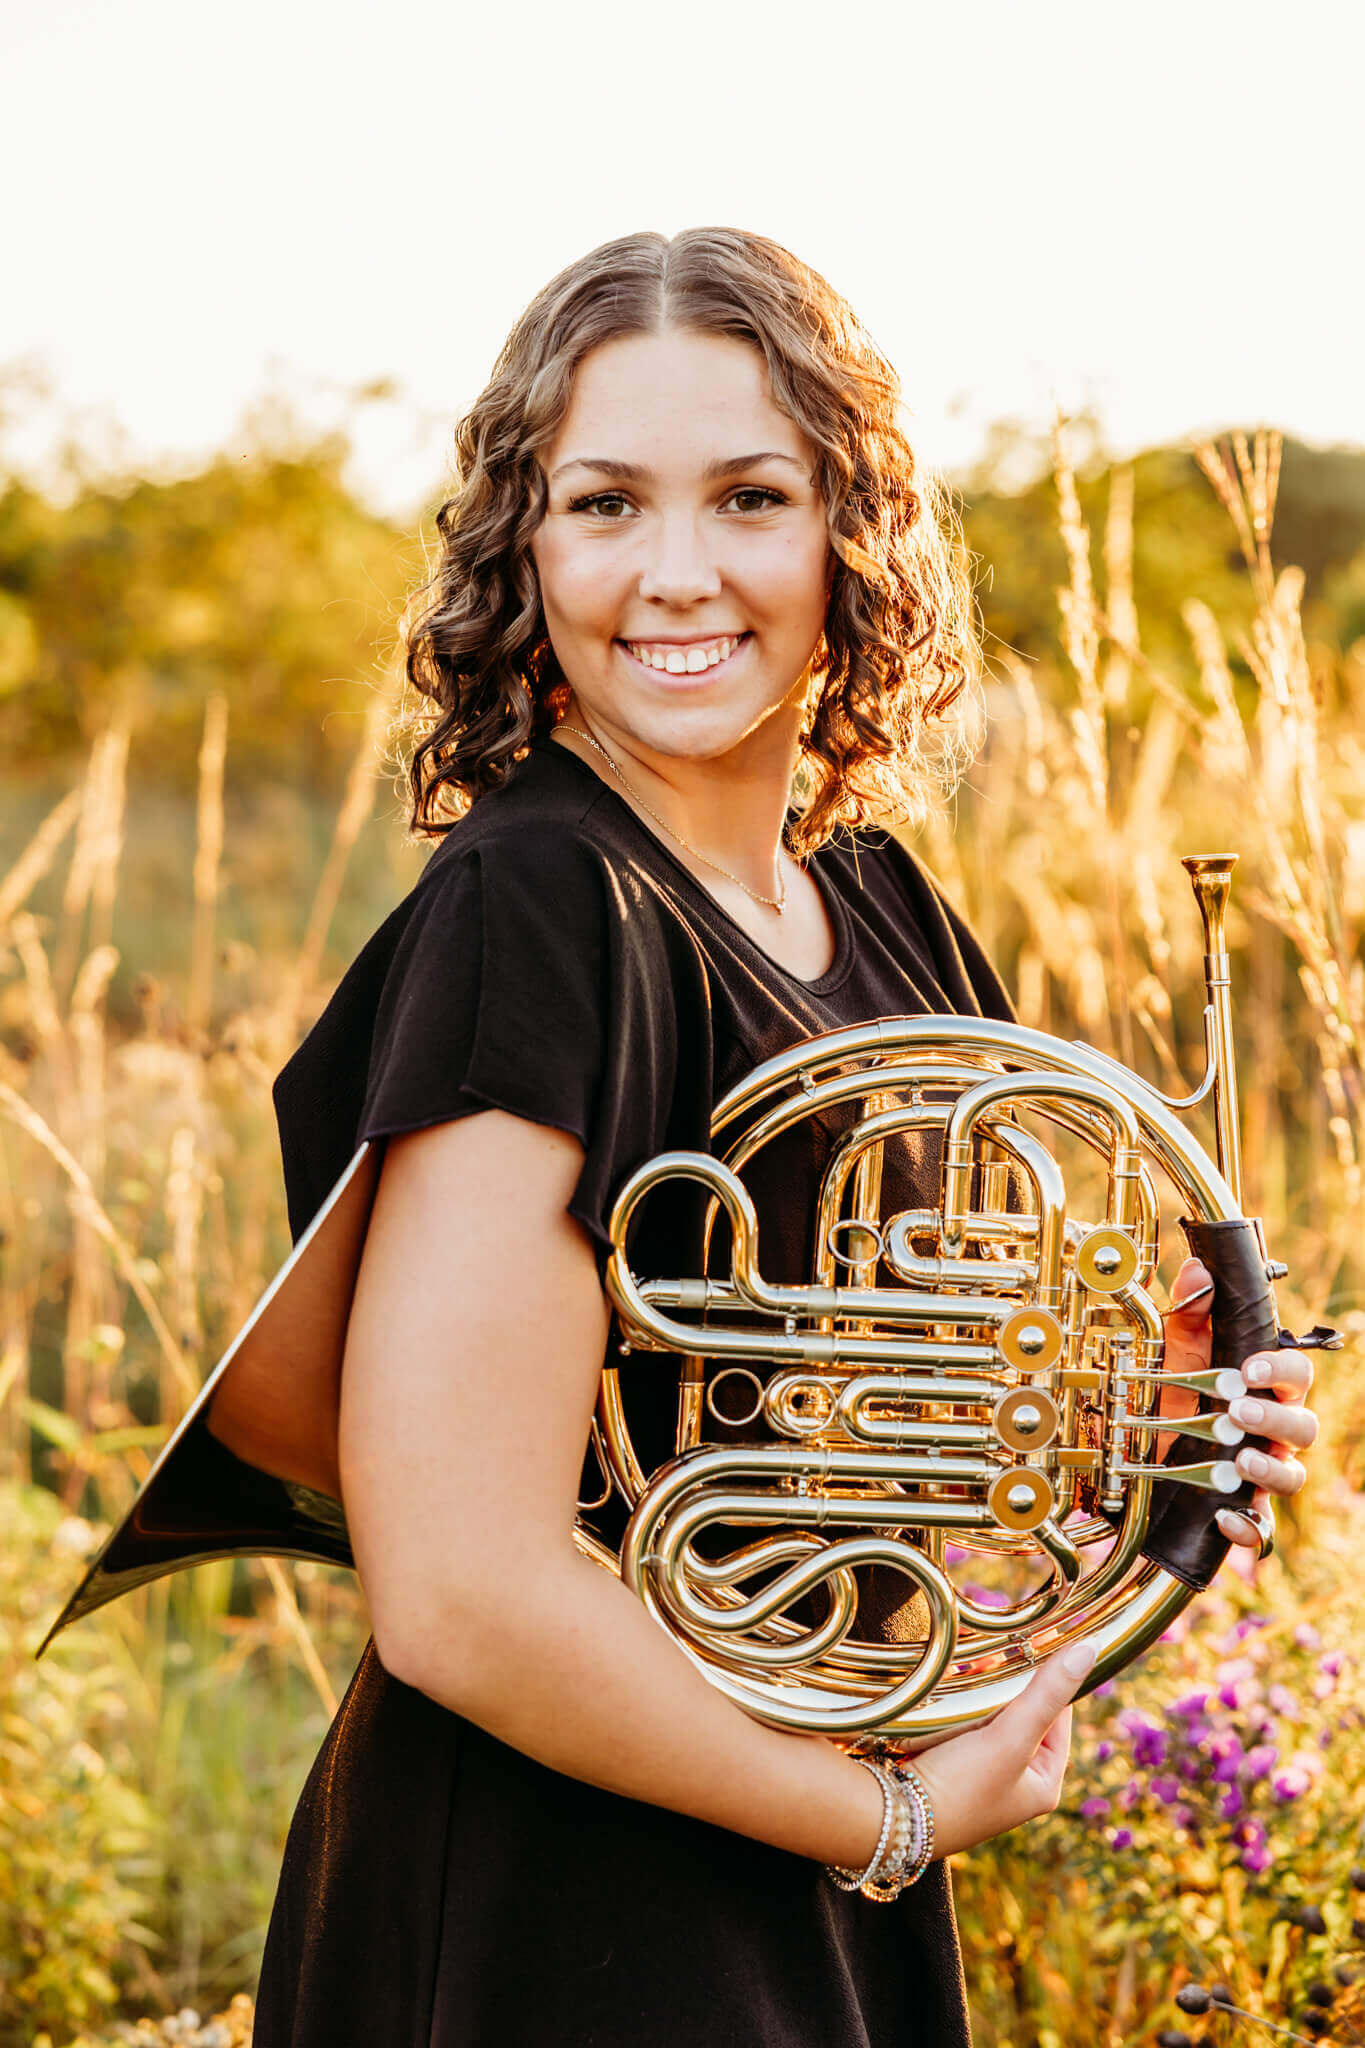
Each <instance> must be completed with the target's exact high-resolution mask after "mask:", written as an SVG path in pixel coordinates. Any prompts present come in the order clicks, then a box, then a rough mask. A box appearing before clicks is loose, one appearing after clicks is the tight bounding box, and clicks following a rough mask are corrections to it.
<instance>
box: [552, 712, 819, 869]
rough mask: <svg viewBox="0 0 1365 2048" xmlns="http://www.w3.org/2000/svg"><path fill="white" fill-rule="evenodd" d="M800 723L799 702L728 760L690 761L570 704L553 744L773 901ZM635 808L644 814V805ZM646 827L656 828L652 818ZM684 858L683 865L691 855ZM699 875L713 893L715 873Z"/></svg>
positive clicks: (722, 757) (771, 719)
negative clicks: (573, 729) (614, 771)
mask: <svg viewBox="0 0 1365 2048" xmlns="http://www.w3.org/2000/svg"><path fill="white" fill-rule="evenodd" d="M800 723H801V702H800V700H799V699H798V700H797V701H796V702H795V703H794V704H790V705H789V704H783V705H780V706H779V707H778V708H777V710H776V711H774V712H773V713H772V714H771V716H770V717H768V718H767V719H765V720H764V721H763V724H762V725H761V726H760V727H758V728H757V729H756V730H755V731H754V732H752V733H750V734H748V735H746V737H745V739H744V740H743V741H742V742H741V744H740V745H739V746H737V747H732V748H731V749H730V750H729V751H728V752H727V753H724V754H718V755H709V756H707V757H705V758H693V757H690V756H687V755H681V754H664V753H660V752H658V751H657V750H656V749H654V748H651V747H648V746H645V745H644V744H643V743H642V742H641V741H640V740H639V739H638V738H636V737H635V735H633V734H631V733H628V732H625V731H623V730H622V729H621V728H620V727H618V726H616V725H613V724H611V723H609V722H607V721H606V720H604V719H601V718H596V717H594V716H593V715H592V714H590V713H589V712H587V711H586V710H585V709H584V707H583V705H582V704H581V703H580V702H579V700H578V699H577V697H574V696H571V697H570V700H569V706H568V710H567V711H566V712H565V715H564V718H563V721H562V723H561V724H560V725H559V726H558V727H557V728H556V730H555V734H554V737H555V739H556V741H557V743H558V744H559V745H560V746H563V747H568V748H569V749H570V750H571V751H572V752H574V753H576V754H577V755H578V756H579V758H580V759H581V760H583V761H586V762H587V763H588V765H589V766H590V767H592V768H593V769H594V770H596V772H597V773H599V774H600V775H601V776H602V778H603V780H604V781H607V782H610V783H611V784H612V785H613V786H614V787H615V788H616V790H617V793H618V794H619V795H620V796H622V797H624V799H625V801H626V802H627V803H630V802H631V797H632V793H633V794H634V795H635V796H636V797H637V798H639V799H641V800H642V802H643V804H644V805H646V806H648V807H649V809H651V810H653V811H654V812H655V813H657V817H658V818H659V819H662V820H663V821H664V823H665V824H666V826H667V827H668V830H669V831H670V832H671V833H674V834H676V835H677V836H678V838H679V839H680V840H682V841H684V842H686V845H687V847H690V848H691V849H693V850H694V852H695V853H699V854H702V855H704V856H705V861H714V862H718V863H719V864H720V865H721V866H722V867H724V868H728V869H729V870H730V873H731V874H732V875H734V876H737V877H738V878H739V879H740V881H742V882H743V883H744V884H745V885H746V887H748V888H749V889H751V890H754V891H756V892H757V893H758V894H759V895H761V896H772V895H775V894H777V893H778V891H779V882H780V878H781V875H782V865H781V864H782V861H783V856H782V853H781V845H782V829H783V826H784V825H785V823H786V817H787V808H788V805H789V803H790V801H791V785H792V778H793V776H794V774H795V772H796V765H797V761H798V758H799V755H800V739H799V735H800ZM574 726H576V727H578V728H579V730H580V731H581V732H584V733H587V734H588V735H589V737H590V739H592V740H595V741H596V742H597V745H598V746H600V747H603V748H605V750H606V752H607V754H608V755H609V756H610V758H611V760H612V761H613V762H614V763H615V764H616V768H617V771H618V773H617V774H616V775H613V774H612V771H611V769H610V768H609V767H608V766H607V763H606V762H605V761H604V760H603V759H602V757H601V755H600V754H597V753H596V752H595V750H594V748H593V747H592V746H590V745H587V744H585V743H584V741H583V740H582V739H580V738H579V737H578V736H577V734H575V733H573V732H570V731H568V730H566V728H568V727H574ZM634 808H635V809H636V810H637V811H639V810H640V804H638V803H637V804H636V805H635V806H634ZM644 820H645V823H646V824H652V823H653V822H655V821H654V820H651V819H650V818H649V816H648V814H647V812H646V813H645V814H644ZM682 857H683V858H684V859H686V857H687V856H686V852H684V853H683V854H682ZM690 864H691V863H689V865H690ZM696 872H697V874H698V877H699V879H704V880H705V882H706V884H707V886H708V887H714V886H715V883H716V877H715V872H714V870H708V869H707V868H706V865H705V862H703V863H701V864H700V865H699V866H698V867H697V870H696Z"/></svg>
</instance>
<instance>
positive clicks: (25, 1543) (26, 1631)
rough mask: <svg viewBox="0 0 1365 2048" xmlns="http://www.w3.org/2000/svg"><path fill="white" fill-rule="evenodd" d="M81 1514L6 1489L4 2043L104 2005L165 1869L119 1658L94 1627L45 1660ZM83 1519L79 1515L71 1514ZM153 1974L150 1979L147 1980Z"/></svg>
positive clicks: (0, 1554) (1, 1725)
mask: <svg viewBox="0 0 1365 2048" xmlns="http://www.w3.org/2000/svg"><path fill="white" fill-rule="evenodd" d="M72 1526H73V1525H72V1524H70V1523H69V1522H68V1521H66V1520H64V1518H63V1516H62V1513H61V1509H60V1507H59V1504H58V1503H57V1501H56V1500H55V1499H54V1498H53V1497H52V1495H51V1494H49V1493H45V1492H42V1491H41V1490H40V1489H38V1488H28V1489H24V1490H22V1491H20V1490H16V1489H10V1488H7V1489H3V1490H0V1986H3V1998H0V2043H4V2044H5V2048H19V2044H20V2043H21V2042H29V2041H31V2040H32V2038H33V2032H34V2030H35V2029H36V2028H43V2027H46V2028H49V2029H58V2030H61V2031H62V2032H63V2036H65V2033H67V2032H69V2031H70V2029H71V2028H72V2027H75V2026H79V2025H81V2024H82V2023H83V2022H85V2021H88V2020H92V2019H95V2018H97V2017H99V2016H100V2015H102V2014H104V2013H106V2012H107V2011H108V2009H109V2007H110V2006H111V2004H112V2003H113V2002H114V2001H115V2000H116V1998H117V1997H118V1996H119V1993H120V1990H121V1988H122V1987H123V1986H124V1985H126V1984H127V1983H129V1982H130V1981H136V1980H137V1976H138V1973H137V1971H136V1967H135V1952H136V1950H137V1949H138V1948H139V1947H140V1946H144V1945H145V1944H147V1943H148V1942H149V1941H151V1940H152V1938H153V1937H152V1936H151V1935H150V1934H149V1933H148V1931H147V1929H146V1924H145V1923H146V1919H147V1916H148V1915H149V1914H150V1913H152V1912H154V1910H155V1904H156V1900H157V1896H158V1893H159V1891H160V1888H161V1886H162V1884H163V1883H164V1879H165V1867H164V1863H163V1861H162V1851H163V1847H164V1844H163V1840H162V1835H161V1830H160V1828H159V1826H158V1823H157V1820H156V1816H155V1813H154V1810H153V1806H152V1802H151V1799H150V1797H149V1788H148V1787H147V1785H146V1783H145V1781H144V1779H143V1778H142V1775H141V1773H140V1771H139V1770H138V1768H137V1764H136V1759H135V1757H134V1754H133V1751H132V1749H131V1748H130V1746H129V1743H128V1739H127V1703H126V1700H125V1698H124V1695H123V1692H122V1689H121V1686H120V1683H119V1673H118V1670H117V1667H116V1665H115V1664H114V1663H113V1662H112V1661H111V1659H110V1658H109V1656H108V1654H107V1651H106V1648H105V1645H104V1643H103V1642H102V1640H101V1639H100V1638H99V1636H97V1635H92V1634H91V1633H90V1632H89V1631H85V1632H82V1631H79V1630H77V1631H72V1632H71V1633H70V1634H69V1635H68V1636H67V1637H66V1638H64V1640H63V1641H62V1643H61V1644H60V1646H59V1647H58V1648H56V1649H54V1650H53V1651H52V1652H50V1653H49V1655H48V1657H47V1658H45V1659H44V1660H43V1661H42V1662H41V1663H35V1662H34V1658H33V1651H34V1647H35V1645H36V1643H37V1642H38V1640H39V1639H40V1635H41V1630H42V1627H43V1626H45V1625H46V1622H47V1620H48V1619H50V1616H51V1611H52V1608H53V1606H54V1604H55V1603H56V1602H57V1600H58V1598H59V1597H60V1594H61V1592H62V1590H63V1589H64V1588H65V1587H66V1586H67V1585H68V1583H69V1581H70V1579H71V1577H72V1574H73V1571H74V1570H75V1569H76V1568H77V1567H78V1562H79V1550H78V1549H75V1548H73V1547H72V1546H71V1545H70V1543H69V1541H67V1540H66V1539H67V1537H68V1533H69V1531H70V1529H71V1528H72ZM74 1526H75V1528H77V1529H78V1530H79V1529H81V1528H82V1526H83V1525H80V1524H76V1525H74ZM144 1981H145V1980H144Z"/></svg>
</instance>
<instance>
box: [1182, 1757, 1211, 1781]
mask: <svg viewBox="0 0 1365 2048" xmlns="http://www.w3.org/2000/svg"><path fill="white" fill-rule="evenodd" d="M1176 1769H1177V1770H1178V1771H1179V1773H1180V1775H1181V1777H1182V1778H1184V1779H1185V1781H1186V1783H1187V1784H1190V1785H1192V1784H1193V1783H1194V1782H1195V1779H1196V1778H1202V1777H1203V1775H1204V1766H1203V1764H1202V1763H1201V1762H1200V1761H1199V1758H1198V1757H1197V1756H1182V1757H1181V1759H1180V1762H1179V1763H1178V1764H1177V1765H1176ZM1215 1775H1216V1773H1215Z"/></svg>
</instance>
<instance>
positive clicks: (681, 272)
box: [399, 227, 981, 854]
mask: <svg viewBox="0 0 1365 2048" xmlns="http://www.w3.org/2000/svg"><path fill="white" fill-rule="evenodd" d="M667 327H674V328H681V329H684V330H687V331H691V332H694V333H698V334H710V335H720V336H727V337H731V338H735V339H739V340H743V341H747V342H749V343H750V344H751V345H752V346H753V347H755V348H757V349H759V350H760V351H761V352H762V354H763V357H764V359H765V361H766V363H767V366H768V375H769V379H770V385H771V390H772V396H773V401H774V403H775V404H776V405H777V406H778V407H779V408H780V409H781V410H782V411H783V412H785V413H786V414H787V415H788V417H789V418H790V419H791V420H792V421H793V422H794V423H795V425H796V426H797V427H799V428H800V429H801V431H802V432H803V433H804V434H805V435H806V437H807V438H808V440H809V441H810V443H811V444H812V445H813V447H814V448H815V450H816V452H817V458H818V467H817V472H816V475H817V481H818V484H819V488H820V492H821V496H822V498H823V500H824V505H825V513H826V519H827V522H828V527H829V539H830V546H831V548H832V549H833V552H834V555H835V557H836V560H835V564H834V575H833V581H832V585H831V588H830V593H829V599H828V603H827V606H826V613H825V623H824V632H823V636H822V638H821V640H820V642H819V643H818V644H817V647H816V650H815V656H814V658H813V660H812V664H811V675H812V689H811V694H810V698H809V701H808V708H807V715H806V720H805V724H804V727H803V731H802V738H801V758H800V761H799V764H798V770H797V777H796V783H795V787H794V792H793V794H794V799H795V800H796V801H797V803H798V807H799V811H800V815H799V817H798V819H797V821H796V823H795V824H794V825H793V827H792V830H791V832H790V834H789V838H790V843H791V845H792V850H793V851H794V852H795V853H797V854H803V853H809V852H811V851H813V850H814V849H815V848H816V847H818V846H820V845H822V844H823V843H824V842H825V841H826V840H827V839H829V838H830V837H831V835H832V834H833V833H834V831H835V830H836V829H837V828H838V827H839V826H848V827H852V828H857V827H860V826H864V825H868V824H878V825H884V824H889V823H917V822H920V821H921V820H922V819H923V817H924V815H925V812H926V809H927V807H928V802H929V798H930V794H931V790H932V789H933V787H934V786H935V785H936V784H937V785H938V786H939V787H941V788H945V789H946V788H948V787H950V786H951V784H952V782H953V780H955V777H956V773H957V772H958V771H959V770H960V766H961V765H962V763H963V762H964V761H965V759H966V758H968V756H969V754H970V752H971V750H972V749H971V745H970V743H969V741H968V739H967V736H966V721H965V720H964V717H963V712H964V711H965V710H966V709H967V708H968V706H969V704H970V703H971V696H970V695H968V696H966V697H964V693H967V692H969V691H971V690H972V689H973V688H974V686H975V685H976V684H977V683H978V681H979V676H980V669H981V640H980V632H979V627H978V624H977V617H976V607H975V603H974V597H973V589H972V582H971V576H970V568H969V558H968V557H967V556H966V553H965V550H964V549H963V547H962V544H961V533H960V528H959V526H958V522H957V518H956V514H955V512H954V509H953V505H952V501H951V498H950V496H949V493H948V491H947V489H946V487H945V486H944V485H943V483H942V482H941V481H940V480H939V479H938V478H937V477H936V476H934V475H933V474H931V473H930V474H926V473H922V472H921V469H920V465H919V464H918V462H917V461H916V458H915V454H914V451H913V449H912V448H911V446H910V444H909V442H908V440H907V439H906V437H905V435H904V433H903V432H902V430H901V427H900V425H899V422H898V411H899V406H900V396H901V387H900V379H899V377H898V376H897V374H896V372H895V370H894V369H893V368H892V366H891V364H890V363H889V362H887V360H886V358H885V357H884V356H883V355H882V354H881V353H880V351H879V350H878V349H877V348H876V346H875V344H874V343H873V342H872V340H871V339H870V337H869V336H868V335H867V333H866V332H865V330H864V329H863V327H862V326H861V324H860V323H859V321H858V319H857V317H856V316H855V314H854V313H853V311H852V309H851V308H850V306H849V305H848V304H847V302H846V301H845V300H844V299H843V298H841V297H840V296H839V294H838V293H837V292H836V291H834V289H833V288H832V287H831V286H830V285H829V284H827V283H826V282H825V280H824V278H822V277H821V276H820V275H819V274H818V273H817V272H816V271H814V270H812V269H810V267H809V266H808V265H807V264H805V263H802V262H801V261H800V260H799V258H797V257H796V256H793V255H792V254H791V253H790V251H789V250H787V249H784V248H782V247H781V245H780V244H779V243H777V242H773V241H769V240H768V239H767V237H766V236H763V235H757V234H750V233H747V232H746V231H745V230H743V229H740V228H725V227H709V228H687V229H685V230H683V232H682V233H680V234H676V235H674V236H672V237H668V236H664V235H660V234H635V235H623V236H621V237H620V238H619V239H618V240H616V241H612V242H604V243H603V244H602V245H601V247H600V248H597V249H593V250H591V251H590V252H589V253H588V254H587V255H586V256H582V257H580V258H579V259H578V261H577V262H575V263H571V264H569V266H568V267H567V268H566V269H564V270H562V271H561V272H560V273H559V275H558V276H557V277H555V278H552V279H551V281H550V283H549V284H547V285H546V286H545V287H544V289H543V290H542V291H540V292H538V293H537V295H536V297H535V298H534V299H533V300H532V301H531V303H530V305H529V306H528V307H527V308H526V310H525V312H524V313H523V314H522V316H521V318H520V319H519V320H518V321H517V323H516V325H515V327H514V328H513V329H512V332H511V334H510V335H509V336H508V338H507V341H506V342H505V344H504V345H503V348H502V352H501V354H500V355H499V356H498V359H497V362H496V364H495V365H494V369H493V375H492V377H491V378H490V380H489V382H488V384H487V386H486V387H485V389H484V390H483V391H482V392H481V393H480V395H479V397H478V398H477V399H476V400H475V402H474V404H473V405H472V406H471V408H470V410H469V411H468V412H467V413H466V414H465V416H464V417H463V418H462V419H461V420H460V421H459V423H458V424H457V426H456V429H455V450H456V484H455V489H454V491H453V493H452V494H451V495H450V496H449V497H447V498H446V500H445V502H444V503H443V504H442V505H441V507H440V510H439V511H438V512H437V514H436V527H437V531H438V534H439V550H438V557H437V560H436V565H435V569H434V572H433V573H432V574H431V576H430V577H429V578H428V579H427V581H426V582H425V583H423V584H422V585H421V586H420V588H419V589H417V590H416V591H415V592H413V593H412V595H411V596H410V598H409V600H408V608H407V612H406V613H405V616H404V618H403V620H402V622H401V624H400V635H401V640H402V645H403V647H404V649H405V656H406V659H405V673H406V676H407V680H408V682H409V683H410V684H411V685H413V687H414V688H415V689H416V690H417V691H418V692H419V693H420V700H421V701H420V702H417V703H416V704H415V706H413V708H411V709H410V710H409V711H408V712H407V713H406V714H405V715H404V717H402V718H401V719H400V728H399V729H400V732H401V733H404V734H405V735H410V736H411V738H412V739H413V740H414V742H415V745H414V748H413V752H412V755H411V760H410V763H409V765H408V768H407V781H408V784H409V791H410V797H411V804H412V812H411V820H410V829H411V831H412V833H413V834H414V835H415V836H417V837H427V838H440V837H442V836H443V835H444V834H445V833H446V832H448V831H449V829H450V827H451V825H452V824H454V823H455V822H456V820H457V819H458V818H459V817H461V816H463V815H464V813H465V812H466V811H467V810H468V808H469V806H470V804H471V803H473V802H475V801H476V800H477V799H478V797H480V796H481V795H483V794H484V793H485V792H487V791H489V790H491V789H494V788H496V787H497V786H498V784H499V783H501V782H502V781H503V780H504V779H505V777H506V776H507V775H508V773H509V772H510V771H511V770H512V769H513V767H514V764H515V763H516V762H517V761H519V760H520V759H522V758H523V757H524V755H525V752H526V749H527V746H528V745H529V743H530V742H531V741H532V740H534V739H538V738H540V737H541V736H542V735H544V734H546V733H548V732H549V731H551V729H552V728H553V727H554V725H555V724H556V723H557V721H558V719H559V717H560V715H561V713H562V711H563V709H564V706H565V704H566V702H567V699H568V695H569V685H568V682H567V679H566V678H565V676H564V674H563V671H562V670H561V668H560V666H559V664H558V662H557V660H556V659H555V655H554V650H553V648H552V647H551V645H550V640H549V635H548V633H547V630H546V625H545V616H544V612H543V609H542V607H541V602H540V593H539V585H538V580H537V576H536V571H535V565H534V562H533V560H532V556H531V539H532V535H533V534H534V533H535V531H536V529H537V527H538V526H539V525H540V522H541V520H542V519H543V518H544V516H545V507H546V501H547V497H548V491H547V485H546V478H545V470H544V466H543V464H542V461H541V456H542V454H543V453H544V452H546V451H548V449H549V447H550V446H551V444H552V443H553V440H554V438H555V434H556V432H557V430H558V427H559V425H560V422H561V421H562V420H563V418H564V417H565V414H566V413H567V411H568V407H569V401H570V395H571V390H572V384H573V377H574V372H575V370H576V369H577V366H578V364H579V363H580V362H581V361H582V359H583V358H584V356H586V355H587V354H588V352H589V351H590V350H591V349H594V348H596V347H597V346H598V345H599V344H600V343H602V342H605V341H610V340H613V339H615V338H616V337H617V336H620V335H627V334H649V333H656V332H659V331H660V330H662V329H664V328H667ZM960 699H962V700H963V702H962V704H961V706H959V700H960ZM955 706H958V707H959V708H958V710H957V711H956V713H955V712H954V707H955Z"/></svg>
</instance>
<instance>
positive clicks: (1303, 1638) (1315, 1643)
mask: <svg viewBox="0 0 1365 2048" xmlns="http://www.w3.org/2000/svg"><path fill="white" fill-rule="evenodd" d="M1294 1641H1295V1642H1296V1643H1297V1644H1298V1646H1299V1648H1300V1649H1301V1650H1317V1649H1320V1648H1321V1646H1322V1637H1321V1636H1320V1635H1319V1634H1318V1632H1317V1630H1316V1629H1315V1628H1314V1626H1313V1624H1312V1622H1311V1621H1301V1622H1300V1623H1299V1625H1298V1627H1297V1628H1296V1629H1295V1630H1294Z"/></svg>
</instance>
